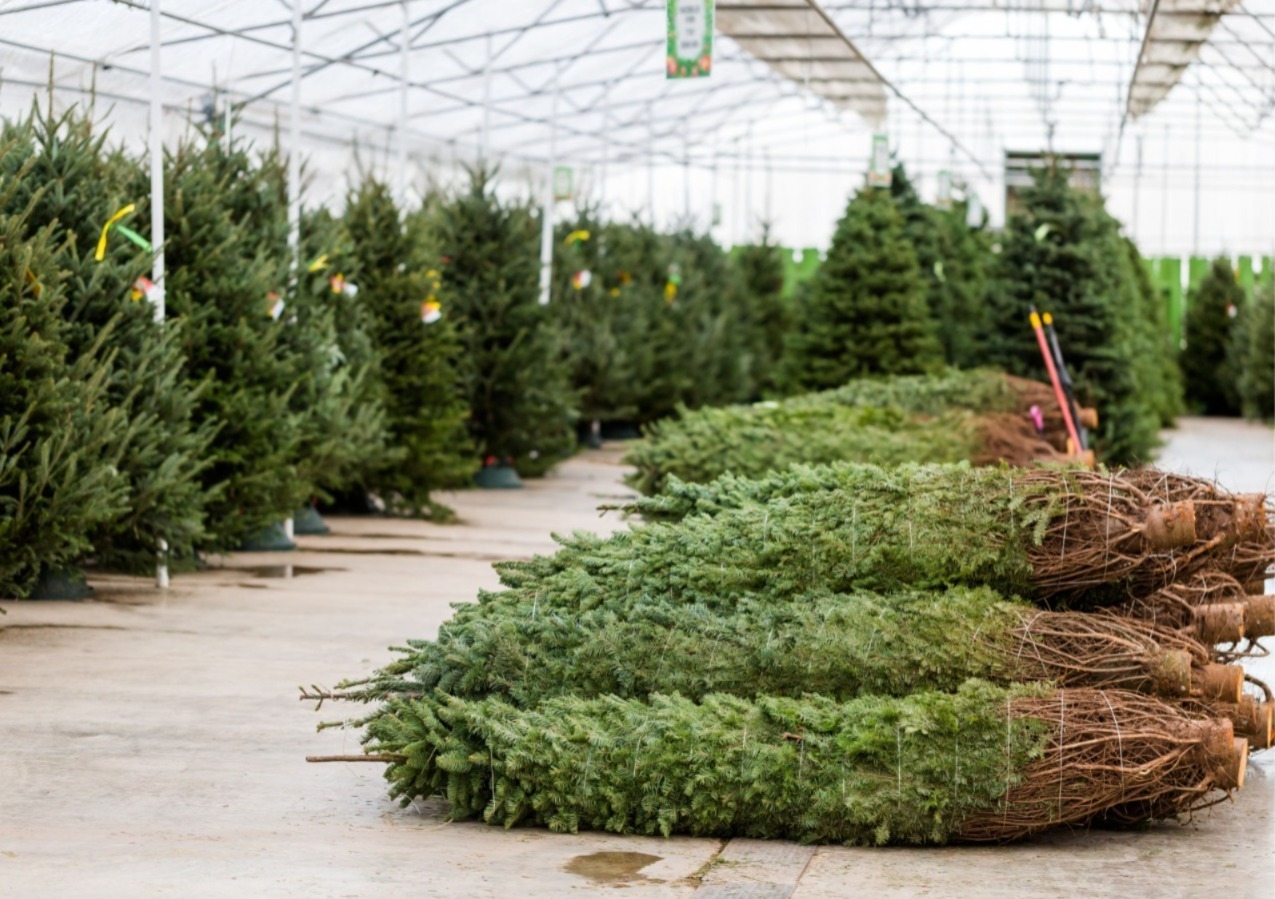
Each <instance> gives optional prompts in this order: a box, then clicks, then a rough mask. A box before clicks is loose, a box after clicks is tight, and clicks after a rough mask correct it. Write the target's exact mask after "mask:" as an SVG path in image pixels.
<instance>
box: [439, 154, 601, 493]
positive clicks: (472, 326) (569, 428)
mask: <svg viewBox="0 0 1275 899" xmlns="http://www.w3.org/2000/svg"><path fill="white" fill-rule="evenodd" d="M434 211H435V216H434V221H433V222H432V226H433V227H432V229H431V234H430V238H431V243H432V246H433V247H434V249H435V251H436V253H437V256H438V259H439V262H440V265H441V267H440V271H441V272H442V288H441V293H440V295H439V296H440V299H441V300H442V303H443V307H444V310H445V312H444V314H446V313H447V311H454V312H455V314H456V315H457V317H458V318H459V319H460V323H461V342H462V352H461V357H460V362H461V366H462V372H463V375H464V380H465V383H466V385H467V389H468V399H469V409H470V419H469V427H470V434H471V435H472V437H473V439H474V443H475V444H476V445H477V447H478V450H479V452H480V454H481V455H482V456H483V457H486V458H490V457H494V458H497V459H501V460H503V459H506V458H513V459H514V461H515V463H516V465H517V468H518V471H519V472H520V473H521V474H524V475H531V476H535V475H541V474H544V473H545V472H546V471H547V470H548V469H549V468H551V467H552V466H553V465H554V464H555V463H557V462H559V461H560V460H562V459H563V458H565V457H566V456H567V455H569V454H570V453H571V451H572V449H573V448H574V445H575V429H574V417H575V402H576V397H575V394H574V391H573V390H572V388H571V372H570V370H569V369H568V367H567V365H566V363H565V361H564V360H563V359H562V353H561V347H562V340H561V337H560V335H559V333H558V330H557V328H556V327H555V326H554V324H553V321H552V318H551V317H550V313H549V310H548V309H546V308H544V307H542V306H541V305H540V304H539V287H538V284H539V277H540V272H539V268H540V266H539V260H538V258H537V253H536V250H537V247H538V246H539V229H538V227H537V223H536V218H535V216H533V215H532V213H531V211H530V210H529V209H528V208H527V207H526V206H524V205H521V204H517V203H510V202H506V201H504V200H501V199H500V198H498V197H497V196H496V195H495V192H494V190H493V188H492V184H491V174H490V173H489V172H487V171H486V170H483V169H479V170H476V171H474V172H473V173H472V177H471V179H470V183H469V186H468V187H467V188H466V189H464V190H462V191H461V192H459V193H458V194H456V195H455V196H452V197H449V198H447V199H445V200H443V201H441V202H438V203H437V204H436V206H435V209H434Z"/></svg>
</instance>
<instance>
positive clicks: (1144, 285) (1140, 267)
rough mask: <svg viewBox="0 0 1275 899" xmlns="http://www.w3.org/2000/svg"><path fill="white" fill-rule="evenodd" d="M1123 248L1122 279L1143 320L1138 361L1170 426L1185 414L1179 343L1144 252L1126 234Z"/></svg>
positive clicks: (1154, 401)
mask: <svg viewBox="0 0 1275 899" xmlns="http://www.w3.org/2000/svg"><path fill="white" fill-rule="evenodd" d="M1120 244H1121V246H1122V248H1123V249H1124V267H1123V268H1122V269H1121V283H1122V284H1123V285H1124V287H1125V289H1126V293H1127V295H1128V300H1127V302H1129V303H1131V304H1133V305H1135V306H1136V307H1137V308H1138V310H1139V316H1140V317H1141V319H1142V321H1143V327H1140V328H1138V329H1137V332H1136V334H1137V337H1138V340H1139V342H1140V345H1141V347H1142V348H1141V350H1140V354H1139V362H1141V363H1145V371H1146V375H1145V376H1144V380H1147V381H1149V384H1148V385H1147V390H1148V395H1149V397H1150V399H1151V401H1152V405H1153V406H1154V408H1155V411H1156V414H1157V415H1158V416H1159V418H1160V424H1161V426H1163V427H1166V428H1167V427H1171V426H1172V425H1173V422H1174V420H1175V419H1176V418H1177V417H1178V416H1179V415H1181V414H1182V405H1183V396H1182V370H1181V368H1180V367H1179V365H1178V355H1179V353H1178V347H1177V346H1176V341H1175V340H1174V338H1173V329H1172V328H1170V327H1169V318H1168V312H1167V310H1166V309H1165V303H1164V300H1163V298H1162V297H1161V295H1160V292H1159V290H1158V289H1157V288H1156V286H1155V285H1154V284H1153V283H1152V282H1151V275H1150V273H1149V272H1148V271H1147V267H1146V264H1145V263H1144V261H1143V259H1142V254H1141V253H1139V252H1138V247H1137V245H1136V244H1134V242H1133V241H1132V240H1130V239H1129V238H1127V237H1123V236H1122V237H1121V238H1120Z"/></svg>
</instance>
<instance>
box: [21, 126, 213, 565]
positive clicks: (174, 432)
mask: <svg viewBox="0 0 1275 899" xmlns="http://www.w3.org/2000/svg"><path fill="white" fill-rule="evenodd" d="M3 133H4V135H6V136H4V137H0V143H6V145H7V147H8V149H7V151H6V152H5V153H4V155H3V157H2V158H0V180H8V179H13V182H14V183H13V187H12V189H11V190H10V191H8V192H6V195H5V199H6V208H7V209H8V210H9V211H10V212H15V213H16V212H20V211H21V210H23V209H26V208H29V210H30V215H29V217H28V218H27V219H26V228H27V233H28V234H34V233H35V232H36V231H38V230H43V229H45V228H51V229H52V230H51V235H52V240H53V245H54V247H55V249H56V262H57V265H58V266H59V267H60V268H62V269H63V270H64V271H65V273H66V278H67V280H66V284H65V288H64V292H65V293H66V295H67V298H68V302H67V304H66V305H65V307H64V308H63V313H64V316H65V318H66V320H67V323H68V327H67V328H66V331H65V339H66V342H67V345H68V352H69V358H70V359H71V360H72V361H74V360H76V359H78V358H79V357H80V356H85V355H87V356H90V357H92V356H94V355H95V354H99V355H100V352H101V349H100V347H99V344H100V343H101V340H102V338H103V335H105V334H109V336H108V337H107V338H106V340H107V345H108V346H109V348H110V351H111V352H112V353H113V354H114V356H115V364H114V365H113V366H112V368H111V369H110V376H109V379H108V380H107V390H106V396H105V400H104V401H105V403H106V404H108V405H110V406H111V407H113V408H115V409H118V410H119V412H120V414H121V416H122V418H123V420H125V421H127V422H128V423H129V426H128V427H127V428H120V429H119V430H118V431H117V432H116V434H115V435H114V436H115V439H116V441H117V442H118V446H117V447H115V448H113V449H111V450H108V451H107V452H108V453H109V454H110V455H111V456H113V457H116V458H118V460H119V461H118V463H117V464H118V467H119V470H120V474H121V477H122V478H123V479H124V482H125V483H126V485H127V490H128V495H127V510H126V511H125V512H123V513H122V514H120V515H118V516H116V517H114V518H112V519H109V520H107V521H103V522H102V523H101V524H100V525H99V526H98V527H96V528H95V529H94V530H93V532H92V533H91V534H90V535H89V540H90V542H91V543H92V544H93V555H94V557H95V558H96V559H97V560H98V561H99V562H100V563H102V564H104V565H107V566H111V567H122V568H125V569H127V570H137V571H142V570H146V569H148V568H151V567H153V566H154V564H155V559H156V557H157V554H158V553H159V551H160V548H161V546H167V548H168V550H169V551H170V552H172V553H173V554H174V555H175V556H176V557H177V558H179V559H180V558H190V557H191V555H192V554H193V551H194V547H195V545H196V543H197V542H198V541H199V540H200V539H201V537H202V536H203V519H204V502H205V495H206V492H207V491H208V490H209V489H210V488H209V487H208V486H207V485H205V484H204V483H202V482H201V480H200V475H201V472H202V471H203V469H204V467H205V465H206V464H207V463H206V461H205V459H206V455H207V451H208V446H209V443H210V441H211V439H212V434H213V431H214V430H215V428H216V423H215V422H214V421H212V420H204V421H201V422H198V423H197V422H196V421H195V419H194V417H193V416H194V413H195V409H196V403H197V393H198V390H199V387H198V385H196V384H195V383H193V382H192V381H191V380H190V378H189V377H188V373H187V371H186V365H185V359H184V357H183V352H182V339H183V337H182V323H181V322H179V321H174V322H165V323H158V322H156V321H155V318H154V308H153V307H152V305H151V303H150V301H149V298H148V297H146V296H145V290H146V289H147V288H146V282H145V277H146V276H147V275H149V274H150V266H151V252H150V248H149V246H148V245H147V241H146V239H145V237H144V236H143V235H141V234H138V231H135V230H133V229H138V230H140V231H141V232H146V233H148V232H149V223H143V220H139V219H138V217H137V216H136V215H130V214H128V212H127V210H128V208H129V206H130V205H131V204H132V203H133V201H134V200H135V197H132V196H129V195H128V193H127V191H126V185H128V184H129V183H130V182H132V183H136V174H137V164H136V163H134V162H133V161H132V160H131V159H128V158H126V157H125V156H123V154H121V153H119V152H112V151H110V150H108V149H107V147H106V145H105V134H95V133H94V130H93V126H92V122H91V120H90V118H89V117H88V115H87V114H86V113H84V112H82V111H79V110H76V109H72V110H69V111H68V112H66V113H64V114H62V115H61V116H54V115H53V114H52V113H45V112H43V111H42V110H40V109H39V108H38V106H37V107H35V108H33V110H32V112H31V113H30V114H29V115H28V117H27V118H26V119H24V120H22V121H20V122H16V123H10V124H7V125H6V126H5V127H4V131H3ZM10 141H11V143H10ZM113 219H118V225H114V226H109V227H108V226H107V223H108V222H111V221H112V220H113ZM125 235H128V238H126V236H125ZM129 238H131V239H129ZM139 244H141V245H140V246H139ZM99 249H100V251H101V252H100V253H99V252H98V250H99ZM99 256H100V258H98V257H99Z"/></svg>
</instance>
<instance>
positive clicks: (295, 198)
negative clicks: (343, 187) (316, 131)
mask: <svg viewBox="0 0 1275 899" xmlns="http://www.w3.org/2000/svg"><path fill="white" fill-rule="evenodd" d="M301 15H302V13H301V0H292V108H291V111H290V114H291V117H290V127H289V129H288V257H289V263H288V265H289V270H290V271H291V273H292V275H293V277H294V278H295V277H296V273H297V269H298V268H300V263H301Z"/></svg>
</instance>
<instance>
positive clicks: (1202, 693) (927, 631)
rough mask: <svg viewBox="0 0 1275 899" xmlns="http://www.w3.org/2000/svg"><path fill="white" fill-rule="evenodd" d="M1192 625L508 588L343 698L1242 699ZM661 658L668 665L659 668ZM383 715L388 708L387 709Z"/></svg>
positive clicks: (875, 597) (987, 601)
mask: <svg viewBox="0 0 1275 899" xmlns="http://www.w3.org/2000/svg"><path fill="white" fill-rule="evenodd" d="M1210 624H1211V620H1209V619H1207V618H1198V619H1197V618H1193V619H1191V620H1190V621H1188V623H1187V625H1186V626H1185V627H1184V628H1182V629H1181V630H1175V629H1171V628H1169V627H1166V626H1162V625H1156V624H1152V623H1149V622H1146V621H1138V620H1132V619H1124V618H1119V617H1117V616H1113V615H1097V614H1086V613H1079V612H1043V611H1040V610H1039V609H1036V608H1033V607H1031V606H1029V605H1027V604H1025V603H1019V602H1011V601H1008V600H1005V599H1004V598H1002V597H1001V596H1000V595H999V594H997V593H995V592H994V591H992V590H989V589H987V588H976V589H971V588H968V587H951V588H948V589H945V590H938V591H920V590H906V589H905V590H901V591H898V592H895V593H890V594H878V593H872V592H868V591H856V592H853V593H846V594H834V593H828V592H826V591H818V592H815V593H810V594H804V595H801V596H792V597H787V596H784V597H775V596H750V595H732V596H726V595H719V596H716V597H710V598H706V599H705V600H704V601H702V602H696V603H692V604H689V605H687V604H683V603H680V602H677V601H673V600H668V599H665V598H662V597H648V596H645V595H643V594H641V593H637V592H630V593H627V594H624V595H617V596H609V597H607V598H606V600H605V601H604V602H602V603H600V604H598V605H594V606H592V607H590V608H588V609H584V610H579V611H573V610H570V609H551V610H546V611H544V612H542V611H541V610H540V609H539V608H535V609H534V610H533V608H532V607H529V606H527V605H526V604H524V603H522V602H518V601H515V599H514V597H510V596H507V595H505V594H503V593H492V594H486V595H485V596H484V597H483V600H482V602H480V603H479V604H477V605H462V606H458V608H457V612H456V615H455V617H454V618H452V620H450V621H448V622H447V623H445V624H444V625H443V626H442V628H441V630H440V632H439V636H438V639H437V640H436V641H419V642H414V643H413V644H412V646H411V647H410V648H407V649H403V650H401V652H402V653H403V657H402V658H401V659H399V660H397V661H396V662H394V663H393V664H391V665H389V666H387V667H386V668H384V669H383V670H381V671H380V672H377V674H376V675H375V676H374V677H373V678H371V679H369V680H368V681H366V682H360V683H357V684H347V685H345V687H346V688H348V689H346V691H345V692H343V693H339V694H335V695H336V697H337V698H341V699H360V700H384V699H386V698H388V697H392V696H398V697H403V696H424V695H429V694H430V693H432V692H433V691H435V690H441V691H444V692H446V693H448V694H450V695H453V696H464V697H481V696H487V695H496V696H501V697H503V698H505V699H507V700H508V701H510V702H512V703H514V704H515V705H518V706H520V707H523V708H529V707H531V706H534V705H535V704H536V703H538V702H540V701H542V700H544V699H548V698H552V697H556V696H562V695H567V694H573V695H576V696H582V697H593V696H603V695H608V694H614V695H617V696H625V697H646V696H650V695H652V694H655V693H671V692H676V693H680V694H682V695H683V696H686V697H688V698H690V699H700V698H702V697H703V696H704V695H706V694H708V693H731V694H734V695H737V696H748V697H752V696H758V695H765V694H775V695H801V694H805V693H820V694H823V695H826V696H831V697H834V698H837V699H850V698H853V697H855V696H860V695H865V694H873V695H881V696H903V695H907V694H908V693H911V692H914V691H917V690H926V689H941V690H946V691H954V690H956V689H957V688H958V687H959V686H960V685H961V683H962V682H964V681H965V680H967V679H968V678H971V677H979V678H983V679H985V680H989V681H992V682H995V683H1000V684H1012V683H1021V682H1026V681H1049V682H1052V683H1054V684H1055V685H1057V686H1066V687H1074V686H1093V687H1107V688H1119V689H1128V690H1136V691H1138V692H1144V693H1150V694H1156V695H1161V696H1164V697H1166V698H1173V699H1176V698H1183V697H1188V696H1191V695H1195V696H1197V697H1199V698H1200V699H1202V700H1207V699H1216V698H1218V696H1220V695H1224V696H1225V697H1226V698H1227V699H1228V700H1230V701H1235V700H1236V699H1238V692H1239V684H1240V681H1241V680H1242V677H1243V672H1242V670H1241V669H1239V668H1237V667H1233V666H1226V665H1221V664H1215V663H1212V662H1211V658H1212V651H1211V649H1210V648H1209V647H1208V646H1206V645H1205V644H1204V643H1203V642H1201V641H1200V640H1199V639H1196V638H1197V637H1201V636H1203V637H1206V638H1207V637H1212V636H1214V632H1213V631H1211V630H1210V629H1209V628H1210ZM652 659H658V660H659V663H658V664H652V661H651V660H652ZM373 717H375V715H374V716H373Z"/></svg>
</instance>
